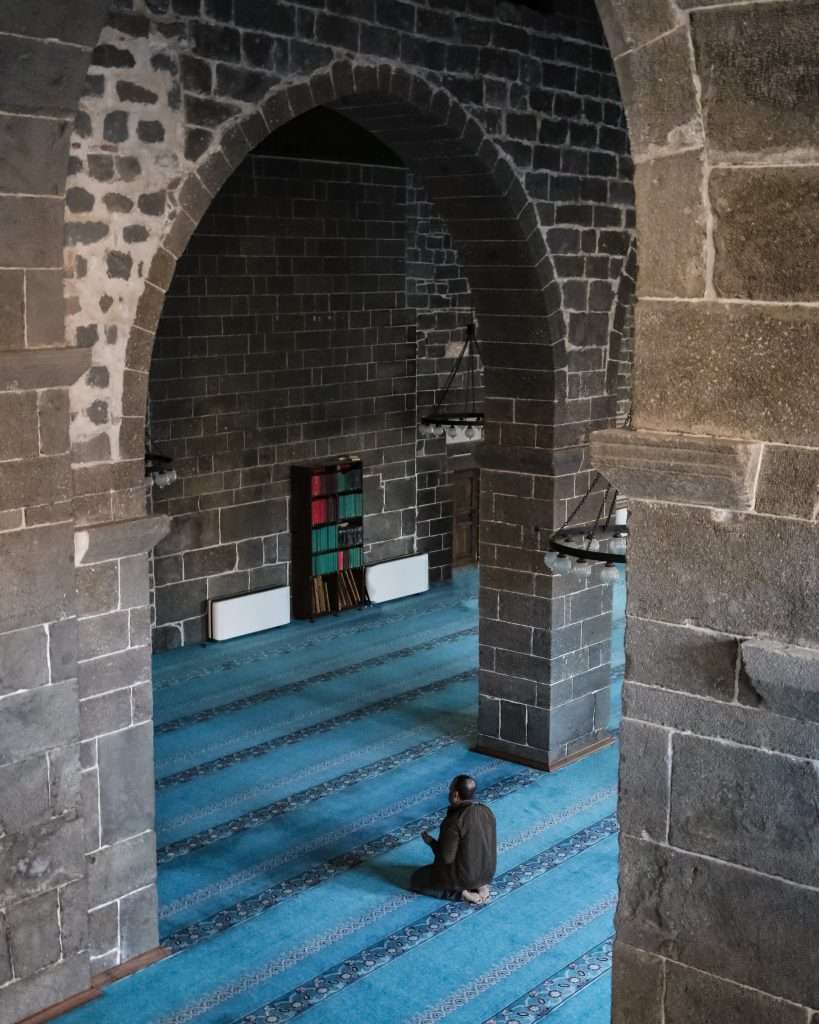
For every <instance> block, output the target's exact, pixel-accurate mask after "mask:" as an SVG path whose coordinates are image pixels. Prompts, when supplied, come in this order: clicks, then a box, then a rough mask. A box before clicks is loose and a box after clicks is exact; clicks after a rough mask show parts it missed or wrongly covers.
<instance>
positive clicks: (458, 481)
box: [452, 469, 480, 565]
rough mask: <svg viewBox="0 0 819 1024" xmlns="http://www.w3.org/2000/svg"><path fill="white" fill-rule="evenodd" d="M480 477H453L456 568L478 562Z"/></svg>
mask: <svg viewBox="0 0 819 1024" xmlns="http://www.w3.org/2000/svg"><path fill="white" fill-rule="evenodd" d="M479 498H480V474H479V471H478V470H477V469H463V470H458V471H456V472H454V473H453V474H452V564H453V565H468V564H470V563H471V562H477V561H478V528H479V508H480V501H479Z"/></svg>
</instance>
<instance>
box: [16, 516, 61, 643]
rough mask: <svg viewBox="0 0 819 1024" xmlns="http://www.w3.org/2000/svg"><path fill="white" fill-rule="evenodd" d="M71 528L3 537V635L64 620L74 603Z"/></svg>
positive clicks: (33, 531)
mask: <svg viewBox="0 0 819 1024" xmlns="http://www.w3.org/2000/svg"><path fill="white" fill-rule="evenodd" d="M73 553H74V552H73V548H72V544H71V527H70V526H67V525H63V526H43V527H40V528H38V529H36V530H19V531H16V532H13V533H5V534H3V576H4V581H5V582H4V585H3V587H2V588H1V589H0V631H2V632H5V631H6V630H13V629H19V628H21V627H23V626H29V625H32V624H33V623H39V622H43V621H44V620H45V621H50V620H53V619H61V618H64V617H65V616H67V615H68V614H70V611H71V604H72V602H73V599H74V565H73Z"/></svg>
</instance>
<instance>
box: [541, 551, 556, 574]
mask: <svg viewBox="0 0 819 1024" xmlns="http://www.w3.org/2000/svg"><path fill="white" fill-rule="evenodd" d="M559 558H560V555H559V554H558V553H557V551H551V550H549V551H547V552H546V553H545V554H544V556H543V564H544V565H545V566H546V568H547V569H551V570H552V572H557V560H558V559H559Z"/></svg>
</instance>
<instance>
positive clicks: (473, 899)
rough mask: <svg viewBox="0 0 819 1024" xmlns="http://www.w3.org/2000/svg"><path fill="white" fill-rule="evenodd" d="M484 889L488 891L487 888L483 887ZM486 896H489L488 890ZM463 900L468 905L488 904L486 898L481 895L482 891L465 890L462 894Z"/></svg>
mask: <svg viewBox="0 0 819 1024" xmlns="http://www.w3.org/2000/svg"><path fill="white" fill-rule="evenodd" d="M482 888H484V889H486V886H482ZM486 895H487V896H488V895H489V890H488V889H486ZM461 898H462V899H463V900H465V902H467V903H477V904H481V903H486V896H482V895H481V890H480V889H464V891H463V892H462V893H461Z"/></svg>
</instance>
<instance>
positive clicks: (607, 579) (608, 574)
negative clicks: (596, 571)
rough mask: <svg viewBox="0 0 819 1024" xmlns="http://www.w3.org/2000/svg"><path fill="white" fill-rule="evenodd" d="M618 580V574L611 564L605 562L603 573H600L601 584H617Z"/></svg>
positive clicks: (614, 566) (615, 567)
mask: <svg viewBox="0 0 819 1024" xmlns="http://www.w3.org/2000/svg"><path fill="white" fill-rule="evenodd" d="M619 580H620V573H619V571H618V569H617V566H616V565H614V563H613V562H606V564H605V566H604V567H603V571H602V572H601V573H600V582H601V583H617V582H619Z"/></svg>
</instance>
